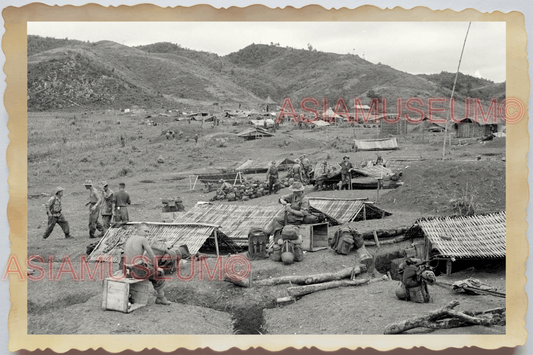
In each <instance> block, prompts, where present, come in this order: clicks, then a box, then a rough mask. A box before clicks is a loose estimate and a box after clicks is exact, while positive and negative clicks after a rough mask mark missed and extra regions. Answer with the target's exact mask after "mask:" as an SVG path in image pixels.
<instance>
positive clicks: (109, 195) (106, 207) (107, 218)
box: [102, 183, 115, 233]
mask: <svg viewBox="0 0 533 355" xmlns="http://www.w3.org/2000/svg"><path fill="white" fill-rule="evenodd" d="M102 186H103V187H104V190H103V191H102V194H103V198H104V203H103V207H102V225H103V226H104V233H105V231H106V230H108V229H109V227H111V219H112V218H113V205H114V203H115V195H114V193H113V190H111V189H109V188H108V189H107V191H106V190H105V187H106V186H107V183H105V185H104V184H103V183H102Z"/></svg>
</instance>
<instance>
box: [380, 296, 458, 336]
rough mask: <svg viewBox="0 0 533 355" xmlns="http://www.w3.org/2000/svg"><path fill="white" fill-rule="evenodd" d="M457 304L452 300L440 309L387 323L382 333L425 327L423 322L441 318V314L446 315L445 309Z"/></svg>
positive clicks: (397, 332)
mask: <svg viewBox="0 0 533 355" xmlns="http://www.w3.org/2000/svg"><path fill="white" fill-rule="evenodd" d="M458 305H459V302H458V301H452V302H450V303H448V304H447V305H446V306H444V307H442V308H440V309H437V310H435V311H431V312H429V313H428V314H427V315H425V316H418V317H414V318H411V319H406V320H403V321H400V322H397V323H392V324H389V325H387V326H386V327H385V330H384V331H383V334H400V333H403V332H405V331H407V330H409V329H414V328H419V327H425V326H424V325H425V324H427V323H428V322H433V321H435V320H437V319H439V318H442V317H443V316H446V311H449V310H451V309H453V308H454V307H457V306H458ZM425 328H427V327H425Z"/></svg>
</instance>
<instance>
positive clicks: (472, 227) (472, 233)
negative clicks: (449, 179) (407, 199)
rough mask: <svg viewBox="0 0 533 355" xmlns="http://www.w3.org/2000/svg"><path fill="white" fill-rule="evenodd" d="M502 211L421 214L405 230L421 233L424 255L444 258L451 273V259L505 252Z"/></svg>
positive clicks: (491, 256)
mask: <svg viewBox="0 0 533 355" xmlns="http://www.w3.org/2000/svg"><path fill="white" fill-rule="evenodd" d="M505 221H506V213H505V211H502V212H498V213H491V214H479V215H474V216H466V217H464V216H446V217H434V218H421V219H419V220H417V221H416V222H415V224H414V225H413V226H412V227H411V228H409V230H408V231H407V232H406V235H407V236H408V237H413V238H415V237H421V236H422V237H424V248H425V251H424V253H423V254H424V255H425V257H426V259H429V258H430V257H433V258H434V259H437V260H446V273H447V274H451V271H452V263H453V262H454V261H455V260H458V259H461V260H488V259H502V258H505V256H506V248H505V239H506V229H505V227H506V223H505Z"/></svg>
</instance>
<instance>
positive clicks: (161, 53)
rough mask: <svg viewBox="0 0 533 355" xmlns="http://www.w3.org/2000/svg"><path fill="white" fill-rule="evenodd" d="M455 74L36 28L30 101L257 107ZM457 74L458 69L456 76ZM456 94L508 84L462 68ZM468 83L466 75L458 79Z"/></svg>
mask: <svg viewBox="0 0 533 355" xmlns="http://www.w3.org/2000/svg"><path fill="white" fill-rule="evenodd" d="M449 75H452V74H451V73H444V72H442V73H440V74H431V75H413V74H409V73H405V72H402V71H399V70H396V69H394V68H391V67H390V66H387V65H382V64H373V63H371V62H368V61H366V60H364V59H362V58H360V57H358V56H357V55H351V54H346V55H341V54H335V53H325V52H319V51H316V50H303V49H295V48H290V47H280V46H278V45H274V44H271V45H264V44H252V45H249V46H247V47H245V48H243V49H241V50H239V51H237V52H234V53H230V54H228V55H226V56H219V55H217V54H214V53H208V52H201V51H194V50H191V49H187V48H183V47H181V46H179V45H177V44H173V43H168V42H160V43H154V44H150V45H145V46H138V47H128V46H124V45H121V44H118V43H115V42H112V41H99V42H96V43H89V42H82V41H76V40H68V39H53V38H49V37H46V38H45V37H39V36H32V35H30V36H28V97H29V99H28V109H29V110H30V111H46V110H55V109H68V108H87V109H96V108H125V107H130V106H132V105H138V106H143V107H150V108H158V107H161V108H162V107H179V108H183V109H186V108H187V107H194V106H196V107H201V106H205V105H212V104H213V103H217V104H220V105H226V106H231V105H235V104H244V105H247V106H249V107H257V106H258V105H260V104H261V103H263V102H264V100H265V99H266V98H267V97H268V96H270V97H271V98H272V99H274V100H275V101H276V102H278V103H280V104H281V102H282V100H283V98H284V97H290V98H291V99H292V101H293V102H297V101H299V100H301V99H303V98H305V97H314V98H316V99H317V100H319V102H321V100H323V99H327V100H328V101H329V103H330V104H331V105H334V103H335V101H336V100H337V99H338V98H340V97H343V98H345V99H346V100H347V101H349V100H352V99H353V98H354V97H361V99H362V100H363V101H369V100H370V99H369V97H370V96H372V95H376V96H378V97H387V98H389V101H394V99H395V98H396V97H402V98H408V97H414V96H416V97H449V95H450V93H451V88H450V87H449ZM453 75H454V74H453ZM460 80H461V85H462V86H461V87H460V89H459V90H457V95H456V98H457V99H458V100H460V99H461V98H464V97H465V96H466V95H467V94H469V93H470V94H476V93H477V94H479V95H483V96H484V97H483V99H486V98H488V97H491V96H490V95H492V94H501V93H503V95H505V83H498V84H495V83H493V82H491V81H488V80H485V79H478V78H474V77H471V76H467V75H463V74H461V75H460ZM458 82H459V81H458Z"/></svg>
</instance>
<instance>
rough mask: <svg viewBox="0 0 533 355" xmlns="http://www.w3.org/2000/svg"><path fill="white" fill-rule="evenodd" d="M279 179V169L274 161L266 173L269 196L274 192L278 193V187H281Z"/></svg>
mask: <svg viewBox="0 0 533 355" xmlns="http://www.w3.org/2000/svg"><path fill="white" fill-rule="evenodd" d="M278 179H279V173H278V168H277V167H276V162H275V161H272V162H271V163H270V166H269V167H268V170H267V173H266V180H267V184H268V193H269V194H272V191H274V193H275V194H277V193H278V187H279V183H278Z"/></svg>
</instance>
